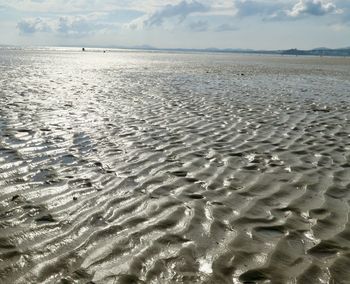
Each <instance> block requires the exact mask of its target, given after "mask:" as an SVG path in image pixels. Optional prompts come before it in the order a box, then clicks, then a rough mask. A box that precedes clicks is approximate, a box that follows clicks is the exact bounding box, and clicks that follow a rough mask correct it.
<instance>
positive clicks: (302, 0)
mask: <svg viewBox="0 0 350 284" xmlns="http://www.w3.org/2000/svg"><path fill="white" fill-rule="evenodd" d="M335 12H340V10H337V8H336V5H335V4H334V3H333V2H330V1H326V0H299V2H298V3H296V4H295V5H294V7H293V8H292V10H290V11H288V12H287V14H288V15H289V16H291V17H299V16H302V15H313V16H323V15H326V14H330V13H335Z"/></svg>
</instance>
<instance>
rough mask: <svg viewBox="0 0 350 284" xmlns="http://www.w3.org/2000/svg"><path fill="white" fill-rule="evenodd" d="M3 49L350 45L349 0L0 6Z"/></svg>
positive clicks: (77, 0)
mask: <svg viewBox="0 0 350 284" xmlns="http://www.w3.org/2000/svg"><path fill="white" fill-rule="evenodd" d="M0 34H1V37H0V44H17V45H77V46H81V45H85V46H88V45H100V46H110V45H115V46H137V45H145V44H147V45H152V46H156V47H164V48H169V47H170V48H176V47H183V48H207V47H218V48H255V49H280V48H293V47H296V48H314V47H324V46H326V47H347V46H350V0H216V1H214V0H180V1H168V0H148V1H141V0H120V1H118V0H105V1H102V0H0Z"/></svg>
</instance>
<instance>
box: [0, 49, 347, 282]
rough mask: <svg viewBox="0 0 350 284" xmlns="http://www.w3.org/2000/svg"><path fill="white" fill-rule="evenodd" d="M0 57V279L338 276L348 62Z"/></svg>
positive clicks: (132, 55)
mask: <svg viewBox="0 0 350 284" xmlns="http://www.w3.org/2000/svg"><path fill="white" fill-rule="evenodd" d="M0 62H1V66H0V74H1V77H0V84H1V85H0V87H1V88H0V283H4V284H6V283H98V284H100V283H101V284H102V283H103V284H104V283H281V284H288V283H298V284H310V283H315V284H321V283H334V284H346V283H350V223H349V211H350V207H349V200H350V136H349V135H350V123H349V119H350V109H349V106H350V104H349V103H350V61H349V59H344V58H335V59H331V58H301V57H299V58H295V57H272V56H269V57H264V56H244V55H220V54H175V53H174V54H166V53H143V52H110V53H106V54H102V53H94V52H91V53H87V52H85V53H81V52H72V51H62V50H61V51H54V50H53V51H45V50H41V51H36V50H31V51H30V50H26V51H20V50H19V51H13V50H2V51H1V53H0Z"/></svg>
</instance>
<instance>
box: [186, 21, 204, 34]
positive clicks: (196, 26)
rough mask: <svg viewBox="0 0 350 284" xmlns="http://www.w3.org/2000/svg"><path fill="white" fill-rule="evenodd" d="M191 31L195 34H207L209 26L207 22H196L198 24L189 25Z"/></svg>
mask: <svg viewBox="0 0 350 284" xmlns="http://www.w3.org/2000/svg"><path fill="white" fill-rule="evenodd" d="M188 27H189V29H190V30H191V31H194V32H205V31H208V29H209V25H208V22H207V21H202V20H199V21H196V22H191V23H190V24H189V25H188Z"/></svg>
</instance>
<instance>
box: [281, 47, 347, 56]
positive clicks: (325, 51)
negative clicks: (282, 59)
mask: <svg viewBox="0 0 350 284" xmlns="http://www.w3.org/2000/svg"><path fill="white" fill-rule="evenodd" d="M281 54H285V55H316V56H350V48H337V49H330V48H315V49H311V50H300V49H296V48H294V49H288V50H282V51H281Z"/></svg>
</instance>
